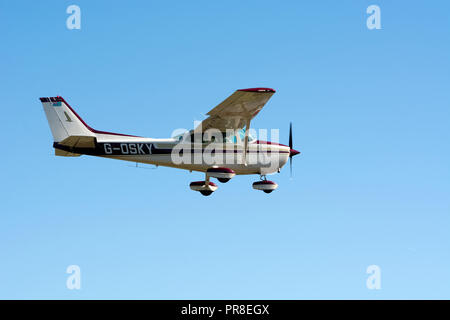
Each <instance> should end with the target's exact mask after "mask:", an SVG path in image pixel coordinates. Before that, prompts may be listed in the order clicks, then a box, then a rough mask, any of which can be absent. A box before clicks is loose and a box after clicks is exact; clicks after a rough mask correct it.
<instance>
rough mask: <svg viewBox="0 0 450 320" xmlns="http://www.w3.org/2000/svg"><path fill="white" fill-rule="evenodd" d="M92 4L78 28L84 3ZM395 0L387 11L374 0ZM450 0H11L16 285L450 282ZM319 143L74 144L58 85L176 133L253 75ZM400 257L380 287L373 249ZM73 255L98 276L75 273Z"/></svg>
mask: <svg viewBox="0 0 450 320" xmlns="http://www.w3.org/2000/svg"><path fill="white" fill-rule="evenodd" d="M71 4H76V5H78V6H80V8H81V19H82V20H81V30H68V29H67V28H66V19H67V17H68V16H69V15H68V14H67V13H66V8H67V7H68V6H69V5H71ZM371 4H377V5H379V6H380V8H381V25H382V29H381V30H368V29H367V27H366V19H367V17H368V15H367V14H366V8H367V7H368V6H369V5H371ZM449 9H450V6H449V3H448V1H433V2H432V3H427V2H420V3H418V2H411V1H376V2H374V1H349V0H347V1H281V2H273V1H226V2H217V1H214V2H212V1H194V2H192V1H190V2H186V1H171V2H154V1H127V2H126V4H125V3H121V4H119V3H111V2H109V1H108V2H106V1H76V2H71V1H40V2H25V1H14V2H11V1H9V2H7V1H3V2H1V3H0V30H1V31H0V33H1V39H2V47H1V48H2V49H1V51H0V67H1V72H0V86H1V90H0V97H1V101H2V113H3V121H2V126H1V127H0V130H1V134H2V137H3V139H2V144H3V145H2V150H3V156H2V157H1V160H0V164H1V167H2V175H1V177H2V183H1V185H0V189H1V201H0V261H1V264H0V298H19V299H20V298H32V299H47V298H57V299H91V298H106V299H108V298H113V299H116V298H124V299H132V298H137V299H225V298H227V299H251V298H252V299H345V298H354V299H391V298H395V299H407V298H413V299H417V298H420V299H422V298H423V299H429V298H447V299H448V298H450V294H449V287H450V250H449V249H450V241H449V240H450V239H449V238H450V236H449V234H448V230H449V226H450V224H449V222H450V218H449V214H450V210H449V209H450V185H449V181H450V179H449V178H450V172H449V160H450V152H449V148H448V141H449V130H448V128H449V115H450V114H449V107H450V90H449V88H450V76H449V75H450V59H449V53H450V41H449V40H450V19H449V16H448V12H449ZM259 86H264V87H271V88H274V89H276V90H277V93H276V94H275V95H274V96H273V98H272V99H271V100H270V102H269V103H268V104H267V106H266V107H265V108H264V110H263V111H262V112H261V113H260V114H259V115H258V117H257V118H256V119H255V121H254V123H253V126H254V127H255V128H269V129H270V128H279V129H280V130H281V142H282V143H287V141H288V126H289V122H290V121H292V122H293V125H294V146H295V148H296V149H298V150H300V151H301V152H302V155H300V156H297V157H296V158H295V159H294V179H293V180H290V179H289V170H288V168H284V170H283V171H282V172H281V173H280V174H277V175H274V176H272V177H271V179H272V180H274V181H276V182H277V183H278V184H279V189H278V190H277V191H276V192H274V193H272V194H270V195H267V194H264V193H261V192H257V191H255V190H253V189H252V188H251V183H252V182H254V181H256V180H257V179H258V177H256V176H243V177H236V178H235V179H233V180H232V181H230V182H229V183H228V184H226V185H220V186H219V190H218V191H217V192H216V193H215V194H213V195H212V196H211V197H207V198H206V197H202V196H201V195H200V194H198V193H194V192H193V191H191V190H189V182H190V181H195V180H199V179H201V177H202V176H201V175H200V174H199V173H189V172H184V171H181V170H175V169H168V168H158V169H157V170H144V169H134V168H131V167H129V166H128V165H129V164H127V163H124V162H119V161H114V160H108V159H99V158H92V157H87V156H83V157H80V158H74V159H71V158H62V157H55V156H54V155H53V149H52V138H51V134H50V130H49V128H48V125H47V121H46V119H45V116H44V112H43V110H42V107H41V104H40V102H39V100H38V98H39V97H41V96H56V95H61V96H63V97H64V98H65V99H66V100H67V101H68V102H69V103H70V104H71V105H72V106H73V107H74V108H75V109H76V110H77V112H78V113H79V114H80V115H81V116H82V117H83V118H84V119H85V120H86V121H87V123H88V124H89V125H91V126H92V127H94V128H96V129H98V130H107V131H113V132H123V133H129V134H136V135H141V136H149V137H160V138H163V137H168V136H170V134H171V133H172V130H173V129H176V128H188V129H189V128H191V127H192V126H193V121H194V120H202V119H203V114H205V113H206V112H208V111H209V110H210V109H211V108H212V107H214V106H215V105H217V104H218V103H219V102H221V101H222V100H223V99H225V98H226V97H227V96H228V95H230V94H231V93H232V92H233V91H234V90H236V89H240V88H248V87H259ZM373 264H375V265H378V266H379V267H380V268H381V290H369V289H368V288H367V287H366V279H367V277H368V275H367V274H366V268H367V267H368V266H369V265H373ZM69 265H79V266H80V268H81V290H68V289H67V288H66V279H67V277H68V274H66V273H65V271H66V268H67V267H68V266H69Z"/></svg>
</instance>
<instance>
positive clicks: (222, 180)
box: [217, 178, 230, 183]
mask: <svg viewBox="0 0 450 320" xmlns="http://www.w3.org/2000/svg"><path fill="white" fill-rule="evenodd" d="M217 180H219V181H220V182H222V183H227V182H228V181H230V178H217Z"/></svg>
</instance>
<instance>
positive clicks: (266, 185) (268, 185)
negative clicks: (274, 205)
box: [252, 175, 278, 193]
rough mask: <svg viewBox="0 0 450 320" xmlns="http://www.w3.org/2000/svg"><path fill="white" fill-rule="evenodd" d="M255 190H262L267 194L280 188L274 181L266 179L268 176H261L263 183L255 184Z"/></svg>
mask: <svg viewBox="0 0 450 320" xmlns="http://www.w3.org/2000/svg"><path fill="white" fill-rule="evenodd" d="M252 186H253V189H255V190H262V191H264V192H265V193H271V192H272V191H274V190H275V189H276V188H278V184H276V183H275V182H273V181H269V180H267V179H266V176H264V175H262V176H261V181H257V182H253V185H252Z"/></svg>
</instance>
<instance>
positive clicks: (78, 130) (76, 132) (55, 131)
mask: <svg viewBox="0 0 450 320" xmlns="http://www.w3.org/2000/svg"><path fill="white" fill-rule="evenodd" d="M40 100H41V102H42V105H43V106H44V111H45V115H46V116H47V120H48V124H49V125H50V129H51V131H52V135H53V140H54V142H61V141H64V140H65V139H67V138H69V137H80V138H81V137H92V138H90V139H92V140H93V138H95V136H96V135H95V133H94V132H93V130H92V129H91V128H90V127H89V126H88V125H87V124H86V123H85V122H84V121H83V120H82V119H81V118H80V116H79V115H78V114H77V113H76V112H75V111H74V110H73V109H72V108H71V107H70V106H69V104H68V103H67V102H66V101H65V100H64V99H63V98H62V97H51V98H40Z"/></svg>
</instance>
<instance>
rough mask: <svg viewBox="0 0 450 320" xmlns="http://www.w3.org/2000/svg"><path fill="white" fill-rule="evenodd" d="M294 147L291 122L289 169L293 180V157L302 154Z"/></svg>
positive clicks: (290, 124)
mask: <svg viewBox="0 0 450 320" xmlns="http://www.w3.org/2000/svg"><path fill="white" fill-rule="evenodd" d="M292 145H293V143H292V122H291V123H289V168H290V173H291V178H292V157H293V156H295V155H297V154H299V153H300V152H298V151H297V150H295V149H293V148H292Z"/></svg>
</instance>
